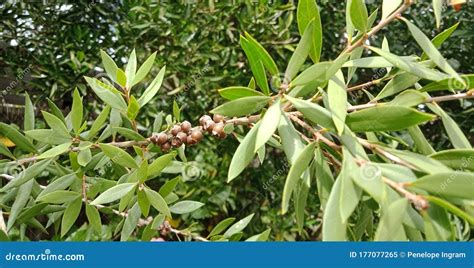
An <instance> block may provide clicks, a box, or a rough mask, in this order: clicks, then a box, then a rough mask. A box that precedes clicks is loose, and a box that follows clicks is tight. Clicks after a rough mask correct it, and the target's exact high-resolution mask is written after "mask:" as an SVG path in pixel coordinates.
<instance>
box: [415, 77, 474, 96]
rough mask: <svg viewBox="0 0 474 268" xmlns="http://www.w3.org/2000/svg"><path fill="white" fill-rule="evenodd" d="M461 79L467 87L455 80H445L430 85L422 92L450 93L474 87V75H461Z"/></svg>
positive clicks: (423, 88) (422, 89)
mask: <svg viewBox="0 0 474 268" xmlns="http://www.w3.org/2000/svg"><path fill="white" fill-rule="evenodd" d="M461 79H462V80H464V83H465V85H463V84H461V83H459V82H458V81H457V80H454V79H453V78H447V79H443V80H440V81H437V82H431V83H429V84H428V85H426V86H424V87H422V88H421V89H420V91H425V92H431V91H439V90H449V91H458V90H468V89H470V88H469V86H472V85H474V74H468V75H461Z"/></svg>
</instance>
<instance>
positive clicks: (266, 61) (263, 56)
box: [245, 32, 280, 76]
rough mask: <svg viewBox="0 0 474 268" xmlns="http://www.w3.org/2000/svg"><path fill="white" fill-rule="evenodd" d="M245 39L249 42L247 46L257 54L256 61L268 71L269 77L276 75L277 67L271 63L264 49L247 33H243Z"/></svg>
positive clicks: (273, 62)
mask: <svg viewBox="0 0 474 268" xmlns="http://www.w3.org/2000/svg"><path fill="white" fill-rule="evenodd" d="M245 38H247V40H248V41H249V44H250V45H251V46H252V49H253V51H255V52H257V54H258V59H259V60H260V61H261V62H262V63H263V66H264V67H265V68H266V69H267V70H268V72H269V73H270V74H271V75H274V76H275V75H278V74H279V73H280V71H278V67H277V65H276V63H275V61H273V59H272V57H271V56H270V54H269V53H268V52H267V51H266V50H265V48H264V47H263V46H262V45H260V44H259V43H258V42H257V40H255V38H253V37H252V36H251V35H250V34H249V33H247V32H245Z"/></svg>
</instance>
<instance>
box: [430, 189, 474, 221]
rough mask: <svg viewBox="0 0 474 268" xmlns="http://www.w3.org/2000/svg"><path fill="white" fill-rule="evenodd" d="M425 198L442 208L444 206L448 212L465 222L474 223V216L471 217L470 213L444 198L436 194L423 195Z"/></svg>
mask: <svg viewBox="0 0 474 268" xmlns="http://www.w3.org/2000/svg"><path fill="white" fill-rule="evenodd" d="M425 198H426V200H428V201H429V202H432V203H434V204H436V205H438V206H440V207H442V208H445V209H446V210H448V211H449V212H451V213H453V214H455V215H456V216H458V217H460V218H462V219H464V220H466V221H467V222H469V224H471V225H474V217H472V216H471V215H469V214H467V213H466V212H464V211H462V210H461V209H459V208H458V207H456V206H454V205H453V204H451V203H449V202H448V201H446V200H443V199H441V198H438V197H436V196H429V195H428V196H425Z"/></svg>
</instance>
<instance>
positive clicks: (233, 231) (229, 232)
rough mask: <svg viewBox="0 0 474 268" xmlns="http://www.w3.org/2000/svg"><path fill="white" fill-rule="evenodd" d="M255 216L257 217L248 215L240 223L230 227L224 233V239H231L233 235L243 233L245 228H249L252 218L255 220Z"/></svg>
mask: <svg viewBox="0 0 474 268" xmlns="http://www.w3.org/2000/svg"><path fill="white" fill-rule="evenodd" d="M254 215H255V214H250V215H248V216H247V217H245V218H243V219H241V220H240V221H238V222H236V223H234V224H233V225H232V226H230V227H229V229H227V231H226V232H225V233H224V237H225V238H229V237H231V236H232V235H234V234H236V233H239V232H241V231H242V230H243V229H245V227H247V225H248V224H249V223H250V221H251V220H252V218H253V216H254Z"/></svg>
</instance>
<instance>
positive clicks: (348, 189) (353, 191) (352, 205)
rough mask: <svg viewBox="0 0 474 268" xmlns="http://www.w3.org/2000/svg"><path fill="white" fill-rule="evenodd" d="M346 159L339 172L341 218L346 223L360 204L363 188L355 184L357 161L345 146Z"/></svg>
mask: <svg viewBox="0 0 474 268" xmlns="http://www.w3.org/2000/svg"><path fill="white" fill-rule="evenodd" d="M343 155H344V159H343V161H342V169H341V172H340V173H339V178H338V179H340V180H341V188H340V191H341V194H340V195H339V198H340V199H341V200H340V201H339V209H338V210H339V213H340V214H341V219H342V221H343V222H344V223H346V222H347V220H348V219H349V217H350V216H351V215H352V213H353V212H354V210H355V209H356V207H357V204H359V201H360V196H361V193H362V191H361V189H360V188H359V187H358V186H357V185H355V184H354V181H353V179H352V178H353V177H354V174H352V172H354V171H355V170H357V164H356V163H355V160H354V158H353V157H352V155H351V153H350V151H349V150H347V149H346V148H345V147H344V148H343Z"/></svg>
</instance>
